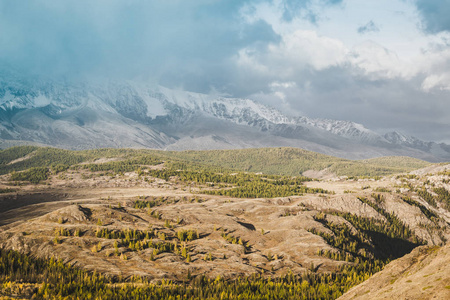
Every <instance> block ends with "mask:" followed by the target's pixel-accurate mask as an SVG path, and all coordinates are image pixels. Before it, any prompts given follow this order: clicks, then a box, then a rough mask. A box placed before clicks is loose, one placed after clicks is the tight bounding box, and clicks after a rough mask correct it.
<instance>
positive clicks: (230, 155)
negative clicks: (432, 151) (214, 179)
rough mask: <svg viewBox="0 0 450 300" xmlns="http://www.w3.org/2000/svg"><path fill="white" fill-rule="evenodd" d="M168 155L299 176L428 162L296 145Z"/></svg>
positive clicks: (373, 172) (362, 172) (371, 172)
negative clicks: (357, 157)
mask: <svg viewBox="0 0 450 300" xmlns="http://www.w3.org/2000/svg"><path fill="white" fill-rule="evenodd" d="M164 154H166V155H167V156H168V157H171V158H177V159H181V160H185V161H189V162H194V163H204V164H209V165H215V166H220V167H223V168H227V169H232V170H239V171H251V172H262V173H265V174H279V175H291V176H297V175H301V174H302V173H303V172H305V171H307V170H317V171H319V170H323V169H325V168H328V169H329V170H330V171H331V172H333V173H336V174H337V175H347V176H380V175H388V174H393V173H399V172H407V171H412V170H415V169H418V168H423V167H425V166H427V165H430V163H428V162H425V161H422V160H419V159H415V158H410V157H383V158H374V159H369V160H363V161H354V160H347V159H342V158H337V157H333V156H328V155H324V154H319V153H316V152H311V151H306V150H302V149H297V148H259V149H242V150H211V151H181V152H165V153H164Z"/></svg>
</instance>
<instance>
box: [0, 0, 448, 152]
mask: <svg viewBox="0 0 450 300" xmlns="http://www.w3.org/2000/svg"><path fill="white" fill-rule="evenodd" d="M0 20H1V22H0V25H1V26H0V71H1V73H2V74H3V75H2V77H3V79H2V80H3V83H4V84H2V86H1V88H2V89H3V90H4V91H6V90H10V88H11V86H13V88H12V89H11V90H14V86H18V82H20V83H21V85H20V86H21V89H22V91H24V93H25V94H26V92H25V91H30V92H32V93H37V94H36V96H37V95H40V93H41V92H42V93H44V94H45V93H47V94H48V97H49V98H51V99H52V101H53V105H55V106H56V107H57V108H56V109H59V108H60V106H63V107H64V112H65V115H61V116H59V117H58V118H57V119H58V120H57V121H58V122H57V123H56V124H59V125H61V126H63V127H64V126H66V127H67V124H71V123H70V122H69V119H70V118H72V119H73V120H75V118H78V119H80V120H84V119H86V120H85V121H89V122H87V123H85V124H84V125H81V123H80V124H78V126H75V127H73V128H68V127H67V128H65V129H54V130H55V134H57V133H58V132H59V131H63V132H65V133H64V136H65V137H64V136H63V137H60V138H61V139H62V141H61V142H59V143H60V144H61V145H64V144H66V145H67V144H68V142H64V139H66V140H70V143H71V144H76V145H78V146H79V147H88V146H89V145H92V146H96V145H97V144H101V142H102V141H103V142H104V145H105V146H108V145H116V146H128V145H130V146H133V145H135V146H144V145H145V146H151V147H160V148H164V147H167V146H168V145H171V144H174V142H175V141H177V143H176V145H173V148H174V149H175V148H176V149H185V148H189V147H191V146H192V147H194V148H213V147H222V148H223V147H231V146H237V147H248V146H251V147H254V146H258V145H278V144H281V145H295V146H304V147H307V148H308V149H317V150H320V151H322V152H327V153H336V154H338V155H341V156H343V155H344V156H347V157H350V156H352V155H351V154H349V155H347V154H345V153H347V152H348V151H349V150H348V149H346V148H345V147H344V148H342V147H341V148H340V147H337V146H336V145H338V144H340V143H341V142H340V141H341V139H340V137H336V136H334V135H331V136H323V132H316V131H315V128H316V127H320V128H322V129H326V130H327V129H329V130H327V131H329V132H332V133H339V135H340V136H341V135H342V134H341V133H343V132H344V131H346V132H345V134H344V136H345V137H348V135H351V136H353V135H354V134H355V135H356V136H359V135H364V136H365V137H364V138H362V139H363V140H365V143H366V142H367V140H369V141H370V147H371V148H367V149H360V148H359V147H360V146H353V145H349V146H347V148H359V149H355V150H352V151H350V152H355V151H356V152H359V153H363V154H364V155H362V156H363V157H367V156H373V155H383V154H384V153H403V152H404V151H403V150H401V149H398V148H399V147H397V146H404V145H403V144H402V143H404V142H405V141H406V140H409V141H408V143H409V146H410V147H411V146H412V148H414V149H416V148H418V149H419V150H420V151H424V152H425V153H430V152H431V153H432V155H431V156H432V157H431V158H430V159H434V158H433V156H437V157H445V156H446V155H447V154H446V151H444V150H442V149H441V148H442V147H441V146H437V145H434V144H427V143H422V142H420V141H414V140H412V139H411V138H409V137H401V136H400V137H399V136H397V134H389V135H388V136H387V137H385V136H384V134H385V133H389V132H392V131H397V132H399V133H403V134H405V135H407V136H414V137H417V138H418V139H419V140H422V141H434V142H437V143H441V142H444V143H449V142H450V123H449V121H448V120H449V118H448V112H449V110H450V106H449V102H448V99H449V95H450V73H449V71H448V70H449V68H448V66H449V62H450V44H449V42H448V41H449V40H450V25H449V22H448V1H437V0H429V1H428V0H427V1H425V0H415V1H403V0H393V1H387V0H379V1H365V2H364V4H361V1H356V0H301V1H292V0H273V1H272V0H271V1H268V0H245V1H209V0H208V1H202V0H200V1H194V2H192V1H181V0H174V1H155V0H149V1H131V2H126V3H125V2H123V1H117V0H98V1H87V0H80V1H65V2H64V3H55V1H47V0H38V1H35V2H33V3H32V4H30V3H25V2H23V1H4V0H0ZM6 66H10V67H12V68H13V69H15V70H19V71H17V72H18V73H19V74H20V76H16V75H12V74H10V75H11V76H12V77H11V78H8V76H7V73H8V72H9V73H11V72H10V71H8V68H7V67H6ZM30 77H31V78H33V77H34V78H37V80H30V79H27V78H30ZM45 78H57V79H58V80H59V81H60V82H59V83H58V82H55V81H50V82H49V81H48V80H47V79H45ZM61 78H65V79H61ZM98 78H107V80H110V79H111V80H114V82H116V83H111V84H100V85H98V84H94V83H92V81H93V79H98ZM136 79H139V81H141V82H149V81H150V82H154V83H156V84H159V85H161V86H165V87H168V88H170V89H181V90H184V91H191V92H196V93H202V94H207V95H228V96H229V97H232V98H239V99H251V100H254V101H257V102H258V103H261V104H264V105H268V106H270V107H274V108H276V109H277V110H279V111H280V112H282V113H283V114H285V115H288V116H289V121H287V123H286V122H284V121H283V122H278V123H275V124H271V125H270V126H269V127H270V128H268V127H267V124H269V123H273V122H272V121H271V120H268V122H269V123H267V124H265V125H262V123H261V124H259V123H258V124H259V125H258V124H256V123H252V122H253V121H249V120H248V121H247V122H243V121H242V122H240V123H239V124H234V125H233V126H238V127H234V129H233V128H230V130H231V131H232V132H236V130H237V129H238V128H240V129H242V130H244V131H243V132H242V134H241V136H240V137H239V138H237V137H235V138H232V137H231V136H230V135H228V136H226V134H225V132H220V130H222V131H223V130H225V129H224V128H223V127H224V126H223V125H214V126H216V127H218V128H217V130H218V132H217V134H216V135H217V136H218V139H220V138H224V139H225V140H226V142H219V141H218V139H217V138H216V139H215V140H214V139H212V138H207V136H209V135H212V134H210V133H206V132H203V133H200V132H198V133H196V134H188V135H187V134H186V132H187V131H188V129H191V130H193V129H195V128H196V127H195V126H196V125H198V123H199V121H198V120H196V121H194V119H193V118H195V117H199V116H198V114H199V113H200V111H201V110H203V107H201V108H202V109H200V110H197V111H196V113H195V114H193V113H192V107H191V106H186V105H185V102H183V103H182V104H183V105H181V108H183V112H184V113H185V112H186V111H187V110H188V111H189V112H190V116H191V118H190V119H188V120H186V121H185V122H188V123H184V125H182V126H178V128H175V127H176V125H174V124H175V123H177V122H175V123H174V124H172V125H171V127H170V128H171V129H172V131H171V132H170V131H169V127H167V126H168V125H167V124H166V125H167V126H166V127H162V125H161V122H156V123H158V124H155V123H152V126H150V127H149V124H150V123H151V122H149V121H148V117H152V118H153V117H154V116H156V115H160V112H161V109H162V108H164V110H165V111H169V110H171V109H176V106H174V105H172V106H171V107H168V106H167V107H165V106H163V107H162V108H161V106H158V107H152V108H151V109H149V110H147V111H146V112H145V110H143V107H145V105H144V106H143V104H142V103H140V102H141V101H140V100H136V101H135V100H130V99H128V97H133V96H134V95H135V94H136V93H135V92H134V91H131V90H135V89H137V90H139V92H142V89H144V90H145V91H144V94H145V96H142V97H144V98H145V97H147V94H148V93H147V89H148V87H147V85H146V84H144V88H142V87H136V84H135V82H136ZM4 80H6V82H4ZM64 80H66V82H65V83H61V82H64ZM74 82H75V83H76V82H78V83H76V84H75V83H74ZM80 82H88V84H86V83H80ZM117 82H118V83H117ZM124 82H127V83H124ZM130 82H132V83H133V84H130ZM27 83H28V85H27ZM128 84H130V85H131V86H132V87H131V88H129V87H124V86H127V85H128ZM116 85H117V86H116ZM140 86H141V85H140ZM122 87H124V88H122ZM124 89H125V90H127V89H128V90H130V89H131V90H130V92H124V91H123V90H124ZM150 89H152V90H153V92H152V93H159V92H158V91H156V90H155V87H151V88H150ZM94 90H95V92H94ZM52 93H53V94H52ZM161 93H162V94H164V95H166V92H164V91H163V92H161ZM169 93H171V92H169ZM68 94H70V95H68ZM5 95H6V96H5ZM11 95H13V96H11ZM18 96H20V95H18ZM62 96H64V97H62ZM166 96H167V98H168V99H169V100H168V101H169V102H170V101H171V100H170V99H172V98H171V97H170V96H168V95H166ZM11 97H12V98H14V97H15V94H14V93H13V94H4V97H3V96H2V99H3V100H2V101H6V102H8V101H10V100H11V101H13V100H12V98H11ZM115 97H119V98H115ZM120 97H122V98H120ZM180 97H181V96H180ZM193 97H194V96H193ZM195 97H197V96H195ZM199 97H200V98H202V99H203V98H205V96H199ZM28 98H30V99H29V100H30V101H31V98H32V95H31V96H29V97H28ZM94 98H95V99H94ZM206 98H208V97H206ZM206 98H205V99H206ZM213 98H219V97H213ZM14 99H16V98H14ZM87 99H90V100H89V101H87ZM208 99H209V98H208ZM18 101H24V100H23V99H22V100H20V99H19V100H18ZM33 101H34V100H33ZM45 101H49V100H48V99H47V100H45V99H44V98H39V99H37V100H36V104H33V105H34V106H33V105H31V106H26V107H34V109H37V110H39V111H40V115H39V114H33V115H28V114H27V113H25V112H22V114H21V115H18V116H16V119H14V122H15V123H14V122H13V123H11V122H10V121H8V119H7V117H6V116H2V118H1V121H3V126H10V127H11V126H13V125H11V124H16V125H17V124H18V125H19V127H23V128H27V129H26V130H25V129H23V128H22V129H20V128H15V129H14V128H8V130H6V129H5V131H4V132H5V133H4V137H5V138H17V137H20V138H21V139H25V140H37V141H41V142H45V143H50V144H54V145H55V144H57V143H58V141H57V139H56V137H55V136H53V137H50V136H51V134H50V135H49V133H48V132H47V129H49V126H50V125H49V124H50V123H53V121H52V120H53V119H52V117H49V116H50V115H51V116H53V117H55V118H56V115H55V112H48V111H45V112H43V111H42V110H45V109H44V108H43V107H45V105H44V104H45V103H46V102H45ZM133 101H134V102H136V103H137V105H138V106H137V107H133V108H130V104H133V105H134V104H136V103H134V102H133ZM224 101H225V100H224ZM224 101H222V102H224ZM227 101H228V100H227ZM13 102H14V101H13ZM60 102H61V103H62V104H59V103H60ZM87 102H89V104H86V105H87V107H88V108H83V109H82V112H83V113H84V114H85V115H86V114H88V115H90V116H91V117H92V118H94V115H95V116H96V117H95V118H94V119H89V118H88V117H87V116H84V117H80V116H78V115H77V116H73V117H72V113H75V112H76V113H78V114H79V115H80V114H82V112H81V111H80V109H81V105H82V104H81V103H87ZM138 102H139V103H138ZM234 102H236V101H234ZM74 103H77V104H76V105H75V104H74ZM152 103H154V102H152ZM158 103H159V100H158ZM20 105H21V104H19V103H15V104H14V107H15V108H18V107H20ZM24 105H25V104H24ZM27 105H28V104H27ZM158 105H160V104H158ZM230 105H231V104H230ZM233 105H236V104H233ZM239 106H240V107H243V106H244V104H239ZM69 107H70V110H66V108H67V109H68V108H69ZM75 107H76V108H77V109H76V110H74V108H75ZM227 107H228V108H229V107H230V106H227ZM47 109H50V110H51V107H50V108H47ZM158 109H159V110H158ZM212 109H213V108H208V110H207V111H203V112H201V114H205V113H206V114H208V116H211V115H212V117H213V118H216V117H217V116H215V115H214V113H215V112H213V111H211V110H212ZM93 111H95V113H94V112H93ZM100 111H101V113H100ZM69 112H70V113H69ZM114 112H119V114H120V116H118V115H114ZM97 114H99V115H97ZM147 114H149V115H147ZM238 114H239V113H238ZM162 115H167V114H165V113H164V114H162ZM170 115H171V116H172V115H173V113H171V114H170ZM19 116H23V117H21V119H17V118H19ZM28 116H29V117H30V118H31V119H29V118H28ZM39 116H42V118H43V119H42V120H39V122H40V123H41V125H39V126H41V127H42V133H40V136H39V135H38V134H37V133H38V131H30V129H31V128H32V127H33V126H34V125H32V124H34V122H35V120H36V119H37V118H40V117H39ZM299 116H307V117H309V118H312V119H318V118H319V119H332V120H345V121H351V122H355V123H359V124H363V125H364V127H365V128H369V129H371V130H373V131H374V132H376V134H375V135H374V134H373V133H371V132H370V133H369V132H367V131H365V130H362V129H361V127H360V126H354V125H353V124H351V123H346V122H344V123H343V122H334V123H333V122H331V123H332V124H331V123H330V122H328V121H326V122H324V121H322V120H299V119H298V117H299ZM9 117H11V113H10V112H9V113H8V118H9ZM48 117H49V118H50V119H48ZM135 117H138V118H135ZM111 118H112V119H111ZM183 118H184V119H185V117H184V116H183ZM220 118H221V119H227V117H226V116H221V117H220ZM88 119H89V120H88ZM143 119H145V121H143ZM263 119H264V118H263ZM95 120H96V122H97V121H98V123H96V122H94V121H95ZM189 120H191V121H189ZM233 120H234V121H236V120H235V119H233ZM261 120H262V119H261ZM159 121H161V120H160V119H159ZM17 122H19V123H17ZM202 122H206V121H202ZM202 122H200V123H202ZM248 122H250V123H252V125H257V126H256V127H255V126H252V128H251V129H249V128H248V127H245V129H243V128H242V127H240V125H242V123H246V124H247V123H248ZM94 123H96V125H95V128H90V127H89V126H94V125H93V124H94ZM166 123H167V122H166ZM263 123H266V121H263ZM305 123H306V124H305ZM8 124H9V125H8ZM45 124H47V125H45ZM64 124H66V125H64ZM75 124H76V122H75ZM89 124H90V125H89ZM102 124H103V125H102ZM105 124H108V126H106V125H105ZM142 124H144V125H145V126H144V125H142ZM193 124H195V125H193ZM205 124H209V123H208V122H207V123H205ZM214 124H217V123H216V121H214ZM225 124H228V123H225ZM308 124H309V125H312V127H313V128H312V129H311V127H308V126H306V125H308ZM59 125H58V126H59ZM104 125H105V126H104ZM156 125H158V126H156ZM55 126H56V125H54V126H53V127H55ZM211 126H212V125H211ZM264 126H265V127H267V128H266V129H267V130H266V131H265V133H264V134H262V135H261V128H262V127H264ZM296 126H297V127H296ZM50 127H51V126H50ZM105 127H108V128H107V129H104V128H105ZM253 127H254V128H253ZM300 127H301V128H303V129H305V128H308V130H310V132H309V133H308V134H309V137H306V136H305V134H304V133H302V139H303V140H305V141H307V142H305V141H303V142H302V143H300V144H299V143H294V142H293V140H296V139H298V135H299V131H300V130H301V129H300ZM33 128H34V127H33ZM123 128H128V129H127V130H125V131H124V130H123ZM35 129H36V128H35ZM313 129H314V130H313ZM15 130H18V131H17V132H16V131H15ZM33 130H34V129H33ZM49 130H50V129H49ZM105 130H107V131H108V132H104V131H105ZM180 130H184V132H185V133H181V132H180ZM248 130H250V131H251V132H252V133H255V132H256V133H255V134H256V135H259V136H255V137H252V138H250V139H249V134H248ZM160 131H162V132H163V133H165V134H166V135H160ZM210 131H211V132H212V130H210ZM19 132H20V134H19ZM50 132H51V130H50ZM67 132H70V133H71V134H73V135H74V136H76V137H79V136H83V135H87V137H86V138H83V139H82V140H80V141H77V142H75V138H70V135H71V134H69V135H68V134H67ZM100 132H102V133H100ZM267 133H271V134H272V135H275V136H277V137H278V138H277V139H274V138H273V136H271V135H269V137H268V135H267ZM8 134H9V135H11V136H8ZM191 135H193V136H194V137H195V138H190V136H191ZM293 137H295V138H293ZM336 138H338V139H339V141H338V140H336ZM357 139H360V138H359V137H358V138H357ZM92 140H94V141H92ZM127 140H133V141H134V142H133V143H131V142H128V141H127ZM267 140H270V141H267ZM323 140H326V142H324V141H323ZM386 141H387V142H388V146H389V147H388V148H389V151H387V152H386V149H385V148H386V147H385V143H386ZM394 141H395V142H394ZM269 142H270V143H269ZM398 142H400V143H401V145H398ZM348 143H349V142H348V141H346V140H345V142H344V144H348ZM380 143H381V144H382V145H384V146H381V148H380ZM341 144H342V143H341ZM350 144H351V143H350ZM359 144H360V142H358V145H359ZM374 144H375V146H377V147H375V148H376V149H374V148H373V146H374ZM318 145H320V146H318ZM393 145H394V146H393ZM67 146H71V147H72V146H73V145H67ZM188 146H189V147H188ZM324 147H325V149H324ZM327 147H328V148H327ZM392 147H393V148H394V150H392V149H391V148H392ZM444 147H445V146H444ZM337 148H338V149H337ZM400 148H401V147H400ZM321 149H322V150H321ZM336 149H337V150H336ZM430 149H431V150H430ZM350 150H351V149H350ZM392 151H393V152H392ZM408 151H410V149H408ZM414 151H415V150H414ZM420 155H421V157H424V155H425V156H426V155H429V154H423V153H419V154H417V155H416V156H420ZM355 157H358V155H356V156H355Z"/></svg>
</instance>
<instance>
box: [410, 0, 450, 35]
mask: <svg viewBox="0 0 450 300" xmlns="http://www.w3.org/2000/svg"><path fill="white" fill-rule="evenodd" d="M415 4H416V7H417V10H418V11H419V13H420V15H421V18H422V25H423V29H424V30H425V31H426V32H428V33H438V32H442V31H448V32H449V31H450V18H449V16H450V1H449V0H416V1H415Z"/></svg>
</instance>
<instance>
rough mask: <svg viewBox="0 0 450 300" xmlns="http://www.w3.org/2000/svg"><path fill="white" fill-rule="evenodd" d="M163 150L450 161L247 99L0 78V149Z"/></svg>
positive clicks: (401, 140)
mask: <svg viewBox="0 0 450 300" xmlns="http://www.w3.org/2000/svg"><path fill="white" fill-rule="evenodd" d="M23 143H31V144H33V143H34V144H39V145H50V146H56V147H61V148H68V149H89V148H100V147H102V148H103V147H115V148H119V147H120V148H122V147H133V148H154V149H166V150H203V149H236V148H257V147H284V146H290V147H298V148H303V149H307V150H311V151H316V152H320V153H324V154H328V155H333V156H338V157H343V158H349V159H364V158H372V157H378V156H389V155H403V156H411V157H416V158H420V159H424V160H427V161H433V162H437V161H448V160H450V146H449V145H446V144H443V143H441V144H438V143H434V142H425V141H422V140H419V139H417V138H414V137H411V136H406V135H403V134H401V133H399V132H389V133H386V134H385V135H380V134H378V133H376V132H374V131H371V130H369V129H367V128H365V127H364V126H363V125H361V124H357V123H354V122H351V121H342V120H328V119H313V118H308V117H306V116H298V117H292V116H287V115H285V114H283V113H281V112H280V111H279V110H277V109H275V108H271V107H268V106H265V105H263V104H260V103H257V102H255V101H253V100H250V99H240V98H228V97H223V96H218V95H206V94H199V93H193V92H187V91H182V90H173V89H168V88H165V87H162V86H159V85H155V84H148V83H142V82H135V81H107V82H99V81H90V82H75V81H69V80H63V79H61V80H51V79H43V78H33V77H25V76H21V75H20V74H19V73H17V72H11V71H3V72H2V73H1V74H0V147H7V146H10V145H17V144H23Z"/></svg>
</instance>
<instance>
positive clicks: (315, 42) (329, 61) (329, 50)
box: [237, 30, 348, 78]
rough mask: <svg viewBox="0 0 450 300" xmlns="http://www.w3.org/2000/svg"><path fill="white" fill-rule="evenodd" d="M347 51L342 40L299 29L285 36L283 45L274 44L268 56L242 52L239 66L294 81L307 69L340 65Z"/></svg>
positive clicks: (270, 47) (239, 55) (246, 50)
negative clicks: (300, 72)
mask: <svg viewBox="0 0 450 300" xmlns="http://www.w3.org/2000/svg"><path fill="white" fill-rule="evenodd" d="M347 52H348V50H347V49H346V48H345V46H344V45H343V44H342V43H341V42H340V41H339V40H336V39H332V38H329V37H323V36H318V35H317V33H316V32H315V31H311V30H297V31H295V32H293V33H289V34H286V35H284V36H282V41H281V42H280V43H279V44H270V45H269V46H268V49H267V51H266V52H264V53H261V52H256V51H253V50H252V49H248V48H245V49H242V50H241V51H240V52H239V54H238V58H237V63H238V65H240V66H242V67H247V68H252V69H253V70H254V71H255V72H260V73H264V74H272V73H275V74H276V75H277V76H279V77H280V78H291V77H293V76H295V74H296V73H298V72H299V71H302V70H303V69H308V68H313V69H315V70H323V69H326V68H329V67H331V66H337V65H339V64H341V63H343V62H344V60H345V57H346V55H347Z"/></svg>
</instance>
